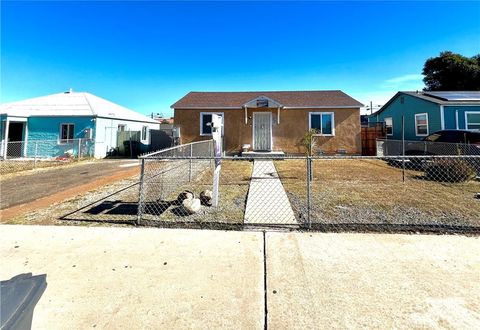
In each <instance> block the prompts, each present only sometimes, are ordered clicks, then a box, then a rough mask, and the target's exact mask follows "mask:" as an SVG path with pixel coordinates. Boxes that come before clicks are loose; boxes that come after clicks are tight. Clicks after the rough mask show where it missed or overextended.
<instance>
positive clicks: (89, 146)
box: [0, 139, 95, 174]
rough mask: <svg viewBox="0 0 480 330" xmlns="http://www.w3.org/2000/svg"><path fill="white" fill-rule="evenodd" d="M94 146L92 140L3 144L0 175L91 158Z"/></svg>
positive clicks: (29, 141) (0, 153)
mask: <svg viewBox="0 0 480 330" xmlns="http://www.w3.org/2000/svg"><path fill="white" fill-rule="evenodd" d="M94 144H95V141H94V140H92V139H72V140H68V141H58V140H27V141H16V142H8V143H5V142H3V143H1V146H0V174H8V173H14V172H20V171H26V170H31V169H36V168H43V167H51V166H59V165H64V164H66V163H69V162H71V161H73V160H79V159H84V158H91V157H93V155H94Z"/></svg>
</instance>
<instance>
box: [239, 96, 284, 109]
mask: <svg viewBox="0 0 480 330" xmlns="http://www.w3.org/2000/svg"><path fill="white" fill-rule="evenodd" d="M265 99H266V100H268V105H269V106H268V107H260V108H259V107H257V106H256V103H257V100H265ZM270 102H271V103H273V105H274V106H273V107H271V106H270ZM254 103H255V104H254ZM243 106H246V107H249V108H256V109H265V108H277V107H283V104H281V103H280V102H278V101H275V100H274V99H272V98H270V97H268V96H265V95H260V96H257V97H256V98H254V99H251V100H250V101H248V102H246V103H245V104H244V105H243Z"/></svg>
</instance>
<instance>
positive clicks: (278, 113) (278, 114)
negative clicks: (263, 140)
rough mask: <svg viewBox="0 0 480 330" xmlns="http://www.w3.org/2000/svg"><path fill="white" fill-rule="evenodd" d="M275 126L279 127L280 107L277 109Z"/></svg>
mask: <svg viewBox="0 0 480 330" xmlns="http://www.w3.org/2000/svg"><path fill="white" fill-rule="evenodd" d="M277 125H280V107H278V108H277Z"/></svg>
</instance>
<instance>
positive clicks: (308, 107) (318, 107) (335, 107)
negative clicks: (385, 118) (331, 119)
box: [283, 105, 360, 110]
mask: <svg viewBox="0 0 480 330" xmlns="http://www.w3.org/2000/svg"><path fill="white" fill-rule="evenodd" d="M283 108H284V109H358V110H360V106H359V105H333V106H305V107H283Z"/></svg>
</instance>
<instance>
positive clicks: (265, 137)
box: [253, 112, 272, 151]
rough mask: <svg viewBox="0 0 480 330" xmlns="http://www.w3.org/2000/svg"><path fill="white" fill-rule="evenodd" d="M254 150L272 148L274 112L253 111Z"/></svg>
mask: <svg viewBox="0 0 480 330" xmlns="http://www.w3.org/2000/svg"><path fill="white" fill-rule="evenodd" d="M253 150H255V151H271V150H272V113H271V112H254V113H253Z"/></svg>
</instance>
